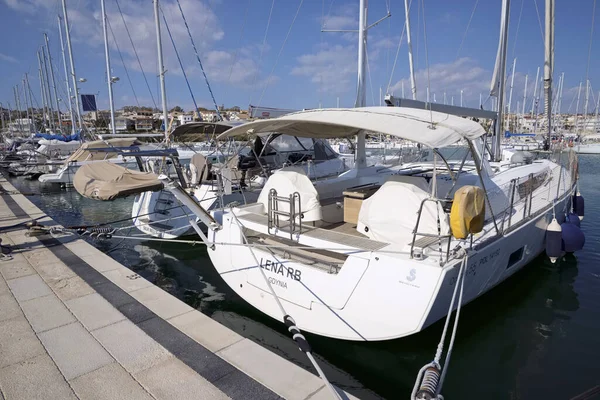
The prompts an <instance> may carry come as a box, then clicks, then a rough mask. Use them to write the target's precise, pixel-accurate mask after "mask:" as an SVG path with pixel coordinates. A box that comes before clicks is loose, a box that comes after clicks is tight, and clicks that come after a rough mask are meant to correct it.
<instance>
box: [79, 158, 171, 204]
mask: <svg viewBox="0 0 600 400" xmlns="http://www.w3.org/2000/svg"><path fill="white" fill-rule="evenodd" d="M73 186H74V187H75V189H76V190H77V192H78V193H79V194H81V195H82V196H84V197H87V198H89V199H94V200H114V199H118V198H121V197H127V196H130V195H132V194H138V193H141V192H146V191H150V192H154V191H157V190H161V189H162V188H163V183H162V182H161V181H160V180H159V179H158V175H156V174H153V173H151V172H139V171H133V170H130V169H127V168H125V167H121V166H120V165H116V164H113V163H110V162H107V161H103V162H98V163H93V164H86V165H83V166H81V167H80V168H79V169H78V170H77V172H76V173H75V178H74V179H73Z"/></svg>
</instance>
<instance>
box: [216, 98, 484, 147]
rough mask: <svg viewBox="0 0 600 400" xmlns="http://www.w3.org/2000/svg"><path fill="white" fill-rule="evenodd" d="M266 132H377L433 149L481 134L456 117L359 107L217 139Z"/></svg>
mask: <svg viewBox="0 0 600 400" xmlns="http://www.w3.org/2000/svg"><path fill="white" fill-rule="evenodd" d="M267 132H277V133H282V134H287V135H292V136H298V137H310V138H315V139H331V138H340V137H347V136H353V135H357V134H359V133H361V132H377V133H382V134H386V135H392V136H396V137H399V138H403V139H407V140H410V141H413V142H417V143H421V144H424V145H426V146H429V147H434V148H435V147H444V146H449V145H451V144H454V143H456V142H458V141H460V140H462V139H470V140H473V139H476V138H478V137H480V136H482V135H484V134H485V130H484V129H483V127H482V126H481V125H480V124H479V123H477V122H475V121H471V120H469V119H465V118H462V117H458V116H456V115H451V114H446V113H442V112H437V111H429V110H418V109H414V108H405V107H361V108H329V109H327V108H326V109H318V110H307V111H300V112H297V113H293V114H287V115H284V116H282V117H279V118H275V119H269V120H262V121H255V122H250V123H247V124H244V125H241V126H238V127H235V128H232V129H230V130H228V131H226V132H225V133H223V134H221V135H220V136H219V137H218V139H219V140H221V139H225V138H228V137H234V136H244V135H248V134H250V135H259V134H261V133H267Z"/></svg>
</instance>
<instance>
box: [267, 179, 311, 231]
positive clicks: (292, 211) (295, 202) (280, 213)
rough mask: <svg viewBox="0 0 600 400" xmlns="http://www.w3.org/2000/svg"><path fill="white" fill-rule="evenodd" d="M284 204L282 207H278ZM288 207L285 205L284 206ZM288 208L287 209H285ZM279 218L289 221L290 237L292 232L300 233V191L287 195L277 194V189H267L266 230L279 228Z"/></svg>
mask: <svg viewBox="0 0 600 400" xmlns="http://www.w3.org/2000/svg"><path fill="white" fill-rule="evenodd" d="M281 205H284V208H283V209H282V207H280V206H281ZM286 205H287V206H288V207H285V206H286ZM285 208H288V211H285ZM280 218H281V219H283V220H286V219H287V220H288V221H289V225H288V228H289V233H290V239H291V240H293V239H294V234H297V235H300V234H301V233H302V205H301V202H300V193H298V192H294V193H292V194H290V195H289V196H278V195H277V190H275V189H271V190H269V201H268V207H267V223H268V232H269V235H271V234H272V233H271V230H273V231H277V230H279V229H280V228H281V225H280V222H281V221H280Z"/></svg>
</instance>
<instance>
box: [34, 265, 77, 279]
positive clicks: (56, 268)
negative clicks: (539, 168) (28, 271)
mask: <svg viewBox="0 0 600 400" xmlns="http://www.w3.org/2000/svg"><path fill="white" fill-rule="evenodd" d="M35 269H36V270H37V272H38V274H40V276H41V277H42V279H44V280H45V281H46V282H49V281H53V280H59V279H67V278H71V277H73V276H75V272H73V271H72V270H71V268H69V267H67V266H66V265H65V264H64V263H63V262H62V261H59V262H56V263H47V264H40V265H38V266H37V267H36V268H35Z"/></svg>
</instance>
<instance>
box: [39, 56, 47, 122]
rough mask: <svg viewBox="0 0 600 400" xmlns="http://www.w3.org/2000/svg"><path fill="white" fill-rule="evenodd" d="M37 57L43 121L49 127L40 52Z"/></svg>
mask: <svg viewBox="0 0 600 400" xmlns="http://www.w3.org/2000/svg"><path fill="white" fill-rule="evenodd" d="M37 56H38V65H39V68H38V73H39V76H40V91H41V97H42V121H43V123H44V125H45V126H48V124H47V121H46V115H47V108H46V91H45V90H44V75H43V74H42V58H41V56H40V52H39V51H38V52H37Z"/></svg>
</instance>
